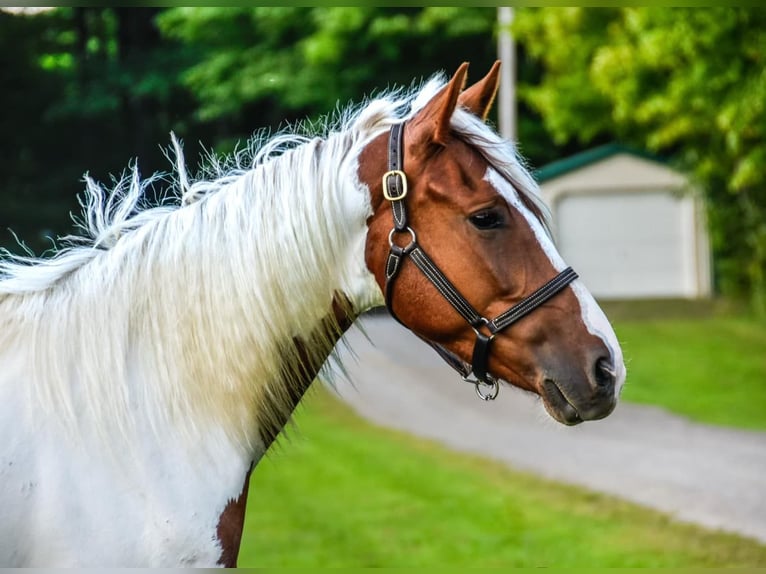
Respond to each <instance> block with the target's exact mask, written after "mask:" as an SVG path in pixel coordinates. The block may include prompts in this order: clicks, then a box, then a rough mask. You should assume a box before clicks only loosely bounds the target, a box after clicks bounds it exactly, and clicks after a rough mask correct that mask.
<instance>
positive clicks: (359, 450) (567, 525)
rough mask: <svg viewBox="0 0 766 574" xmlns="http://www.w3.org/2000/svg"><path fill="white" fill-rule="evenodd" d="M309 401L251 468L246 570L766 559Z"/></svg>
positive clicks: (725, 539)
mask: <svg viewBox="0 0 766 574" xmlns="http://www.w3.org/2000/svg"><path fill="white" fill-rule="evenodd" d="M306 402H307V403H308V404H307V405H305V406H304V407H301V408H300V409H299V413H298V416H297V427H298V429H299V433H298V436H293V439H292V440H289V441H286V442H282V443H281V444H278V445H277V448H276V449H272V451H271V452H270V453H269V455H268V456H267V458H266V459H265V460H264V461H262V462H261V463H260V464H259V466H258V467H257V468H256V470H255V471H254V473H253V476H252V478H251V485H250V502H249V505H248V512H247V515H246V519H245V520H246V524H245V530H244V534H243V539H242V548H241V552H240V566H243V567H285V566H288V567H310V568H316V567H349V566H352V567H401V566H410V567H411V566H432V567H433V566H436V567H444V566H452V567H455V568H461V569H464V568H466V567H500V566H503V567H593V566H598V567H655V568H657V567H670V566H672V567H701V566H718V567H720V566H751V567H752V566H756V565H761V564H764V563H765V561H766V547H764V546H761V545H758V544H756V543H755V542H752V541H748V540H745V539H742V538H738V537H736V536H730V535H723V534H718V533H712V532H709V531H706V530H703V529H700V528H696V527H693V526H689V525H682V524H679V523H675V522H673V521H672V520H671V519H669V518H668V517H666V516H664V515H661V514H659V513H656V512H652V511H649V510H646V509H642V508H640V507H637V506H635V505H632V504H629V503H626V502H622V501H619V500H616V499H614V498H611V497H608V496H606V495H602V494H597V493H593V492H588V491H585V490H583V489H579V488H574V487H569V486H564V485H561V484H557V483H553V482H551V481H546V480H543V479H541V478H539V477H536V476H532V475H530V474H526V473H520V472H514V471H511V470H508V469H507V468H506V467H504V466H503V465H502V464H499V463H494V462H490V461H488V460H486V459H482V458H479V457H473V456H466V455H460V454H455V453H453V452H450V451H448V450H447V449H445V448H443V447H439V446H437V445H435V444H434V443H432V442H429V441H425V440H420V439H416V438H413V437H411V436H408V435H404V434H400V433H392V432H390V431H385V430H382V429H376V428H373V427H371V426H370V425H368V424H366V423H364V422H362V421H361V420H359V419H358V418H357V417H356V416H354V415H352V414H351V413H350V412H349V410H348V408H347V407H345V406H343V405H341V404H339V403H338V402H337V400H332V399H331V398H330V397H329V396H328V395H327V394H326V393H325V392H323V393H321V394H316V393H315V394H312V395H310V396H309V397H308V399H307V401H306ZM283 440H284V439H283ZM498 440H499V439H498Z"/></svg>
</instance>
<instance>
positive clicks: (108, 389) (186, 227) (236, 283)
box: [0, 76, 541, 447]
mask: <svg viewBox="0 0 766 574" xmlns="http://www.w3.org/2000/svg"><path fill="white" fill-rule="evenodd" d="M444 83H445V80H444V78H443V77H441V76H439V77H436V78H433V79H432V80H430V81H429V82H427V83H426V84H425V85H424V86H422V87H420V88H417V89H413V90H408V91H398V92H391V93H389V94H386V95H383V96H382V97H379V98H376V99H374V100H371V101H368V102H366V103H365V104H364V105H362V106H359V107H355V108H349V109H347V110H345V111H343V112H340V113H339V114H337V116H336V118H335V119H334V120H332V121H326V122H324V123H323V124H322V126H321V129H320V130H319V132H318V133H314V134H311V133H310V130H306V129H304V128H300V129H299V130H297V133H296V132H293V133H288V132H282V133H279V134H277V135H276V136H274V137H267V136H264V135H261V136H260V137H256V138H255V139H254V140H253V141H252V142H250V144H249V145H248V146H247V148H246V149H245V150H242V151H240V152H238V153H234V154H232V155H231V156H229V157H227V158H224V159H222V160H217V159H216V158H215V156H213V155H210V157H209V159H208V162H207V165H206V166H205V167H204V168H203V169H202V171H201V173H200V175H199V176H196V177H190V175H189V173H188V170H187V167H186V165H185V161H184V156H183V152H182V148H181V144H180V143H179V142H178V141H177V140H176V138H175V137H174V136H172V147H173V154H172V155H173V156H174V161H173V163H174V165H173V172H172V173H171V174H155V175H153V176H151V177H149V178H147V179H141V177H140V175H139V170H138V166H137V164H134V165H133V166H132V168H131V169H130V170H129V172H128V174H127V175H125V176H124V177H123V178H122V179H120V180H119V182H118V183H117V184H116V186H115V187H114V188H113V189H112V190H106V189H104V188H103V187H102V186H101V185H99V184H98V183H97V182H95V181H93V180H92V179H91V178H89V177H86V179H85V182H86V187H85V194H84V199H83V200H82V206H83V216H82V220H81V222H80V227H81V231H82V235H80V236H69V237H67V238H65V239H64V241H63V246H62V247H61V248H60V249H59V250H58V251H57V252H56V253H55V255H54V256H53V257H51V258H48V259H37V258H34V257H17V256H11V255H9V254H6V255H5V256H4V258H3V259H2V260H0V327H1V328H0V349H9V348H11V345H12V338H13V337H16V338H17V339H19V340H24V341H25V344H26V345H28V348H27V349H26V352H27V353H28V355H27V356H35V355H36V356H38V357H45V360H44V361H40V360H38V361H36V363H35V364H34V366H33V368H32V370H31V372H29V373H28V374H27V376H28V378H29V379H30V380H29V381H28V383H29V389H30V390H29V392H30V400H32V401H34V402H35V403H36V404H38V405H39V406H41V407H42V408H43V409H44V411H45V412H47V413H48V414H49V415H51V416H58V417H60V418H63V419H64V420H66V421H68V422H69V423H70V425H73V426H74V427H78V426H79V427H88V426H90V427H92V428H94V429H97V430H98V432H103V433H104V434H105V435H106V434H112V433H111V432H110V431H112V430H114V429H113V428H112V427H114V426H116V427H117V429H118V430H119V431H120V432H121V433H128V434H129V433H130V431H131V429H132V428H133V427H135V426H136V425H137V424H142V423H147V424H148V425H149V426H150V427H152V428H154V429H156V430H157V431H158V432H162V431H161V429H167V428H181V429H185V431H184V432H187V433H190V434H192V435H194V434H195V432H194V431H195V428H194V427H195V426H197V425H199V426H201V427H203V426H204V424H203V421H205V420H224V421H227V423H226V425H225V430H226V432H227V433H229V434H232V435H234V436H235V437H236V438H237V439H238V441H239V442H241V443H243V445H244V446H248V447H249V446H250V443H251V442H252V440H254V438H253V437H252V436H251V433H252V429H253V428H255V427H257V426H261V427H263V426H264V425H267V426H269V425H270V426H273V427H277V430H278V428H279V427H280V426H281V424H282V423H283V422H284V419H285V418H286V414H285V412H286V411H287V414H289V411H290V410H291V409H292V408H293V407H294V402H295V398H294V396H295V391H294V388H295V387H296V385H305V382H304V381H302V379H303V378H305V371H303V370H302V369H301V367H300V364H301V362H305V361H306V359H307V357H306V356H304V355H302V354H300V353H304V354H305V353H308V355H309V356H308V359H309V362H311V361H319V363H320V364H321V361H322V359H323V358H324V357H326V355H327V353H329V352H330V349H331V348H332V343H333V342H334V340H335V339H336V338H337V333H338V331H339V326H338V324H337V321H336V320H335V317H334V316H332V314H330V315H328V311H329V309H330V303H331V302H332V301H333V300H335V299H334V298H335V295H336V294H337V293H336V289H337V288H338V287H339V285H338V281H337V278H336V277H337V275H338V272H339V271H340V272H341V274H343V275H344V276H343V277H341V284H347V283H353V282H354V281H358V279H357V277H358V275H359V274H360V273H361V272H362V270H361V269H359V266H362V265H363V264H364V262H363V257H357V258H356V260H355V261H350V260H349V261H341V262H339V261H338V257H339V255H340V254H338V253H337V251H336V249H335V247H336V246H337V245H347V244H348V243H349V242H353V241H354V238H353V237H352V234H353V232H354V231H355V230H353V229H351V228H349V226H348V225H346V224H345V222H344V221H343V218H345V217H348V215H349V214H350V213H351V214H355V215H357V216H358V218H359V220H360V221H364V219H365V217H366V216H367V215H369V213H370V205H369V198H368V197H367V194H366V193H364V192H365V191H366V190H362V189H361V188H362V187H363V186H362V185H361V184H360V182H359V181H358V178H357V175H356V169H357V158H358V156H359V153H360V152H361V150H362V149H363V148H364V146H365V145H366V144H367V143H368V142H369V141H370V140H371V139H372V138H373V137H375V136H377V135H378V134H380V133H382V132H383V131H385V130H387V129H388V128H389V127H390V126H391V124H392V123H394V122H397V121H401V120H402V119H406V118H407V117H409V116H410V115H412V114H414V113H415V112H416V111H417V110H418V109H419V108H420V107H421V106H422V105H423V104H424V103H425V102H427V101H428V100H429V99H430V98H431V97H433V95H434V94H435V93H436V92H437V91H438V90H439V89H440V88H441V87H442V86H443V85H444ZM452 123H453V128H454V130H455V132H456V133H457V134H458V136H459V137H461V138H463V139H464V140H465V141H467V142H468V143H470V144H471V145H474V146H475V147H476V148H477V149H479V150H480V151H481V153H482V154H483V155H484V156H485V157H486V158H487V160H488V161H489V162H490V163H491V164H492V165H493V166H495V167H496V169H498V170H499V171H500V172H501V173H502V174H503V175H505V176H506V177H507V178H508V179H509V180H510V181H512V182H513V183H514V184H515V186H516V188H517V189H518V190H519V192H520V195H521V196H522V197H523V198H524V201H525V202H528V204H529V205H534V206H538V205H539V202H538V200H537V199H536V197H537V194H536V185H535V183H534V180H533V179H532V178H531V177H530V176H529V173H528V172H527V171H526V169H524V166H523V164H522V163H521V162H520V160H519V158H518V156H517V155H516V152H515V150H514V148H513V146H512V145H511V144H509V143H508V142H505V141H503V140H502V139H501V138H499V137H498V136H497V135H495V134H494V133H493V132H492V131H491V130H489V129H488V128H487V127H486V126H485V125H484V124H483V122H481V121H479V120H477V119H475V118H474V117H473V116H471V115H470V114H469V113H467V112H464V111H460V110H458V112H457V113H455V115H454V116H453V122H452ZM310 127H314V126H310ZM315 131H316V130H315ZM161 183H165V184H166V192H165V195H164V197H163V199H161V200H160V201H159V202H158V203H157V204H155V205H149V204H148V203H147V199H146V196H147V193H146V191H147V189H148V188H149V187H150V186H156V185H157V184H161ZM535 209H536V213H538V215H539V214H540V213H541V211H540V210H539V208H537V207H536V208H535ZM356 249H357V253H359V251H358V250H361V249H362V245H357V246H356ZM348 259H352V258H351V257H348ZM306 285H313V286H314V289H313V290H311V291H306V290H304V289H303V287H304V286H306ZM352 291H353V289H352ZM364 291H365V289H361V292H364ZM335 301H336V303H337V302H338V301H337V300H335ZM340 304H341V305H346V306H347V308H345V309H344V310H343V311H344V313H347V314H349V315H352V316H355V315H356V314H358V313H359V312H360V311H362V310H364V308H366V307H369V306H372V305H376V304H380V300H379V291H378V290H377V288H374V287H373V288H369V289H367V297H366V300H352V301H344V300H341V301H340ZM243 320H244V321H247V322H250V323H251V324H255V325H257V328H256V329H255V331H256V332H257V336H253V335H252V333H251V331H250V330H243V329H237V328H231V327H232V325H238V324H240V323H241V322H242V321H243ZM304 325H313V326H314V327H313V328H312V329H311V330H310V332H306V331H305V330H303V329H302V328H303V326H304ZM19 333H23V334H25V335H26V336H24V337H19V336H18V335H19ZM243 339H244V340H243ZM295 341H300V342H301V343H302V345H301V351H300V353H298V351H296V350H295V345H294V343H295ZM242 349H248V352H246V353H244V352H242V351H241V350H242ZM0 352H2V351H0ZM139 358H140V360H139ZM222 365H226V368H222ZM243 379H251V380H252V384H249V385H241V384H239V382H240V381H242V380H243ZM0 382H2V381H0ZM158 405H165V407H163V408H160V407H159V406H158ZM253 412H256V413H260V414H259V417H260V418H259V419H258V420H256V421H254V420H252V416H251V415H249V414H248V413H253ZM137 413H141V414H140V416H139V415H138V414H137ZM190 414H191V415H192V416H189V415H190ZM136 417H139V418H141V419H142V420H141V421H140V422H139V421H137V420H136ZM144 419H145V420H144Z"/></svg>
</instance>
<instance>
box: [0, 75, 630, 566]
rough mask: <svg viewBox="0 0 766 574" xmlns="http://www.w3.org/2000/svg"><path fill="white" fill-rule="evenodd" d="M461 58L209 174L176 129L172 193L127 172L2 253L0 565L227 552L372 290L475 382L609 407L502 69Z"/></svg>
mask: <svg viewBox="0 0 766 574" xmlns="http://www.w3.org/2000/svg"><path fill="white" fill-rule="evenodd" d="M466 71H467V65H466V64H464V65H462V66H461V67H460V68H459V69H458V70H457V72H456V73H455V75H454V76H453V77H452V79H451V80H449V81H445V80H444V79H443V78H441V77H436V78H435V79H432V80H431V81H429V82H427V83H426V84H425V85H424V86H422V87H421V88H419V89H418V90H413V91H411V92H402V91H400V92H394V93H390V94H388V95H386V96H384V97H381V98H378V99H375V100H371V101H368V102H367V103H366V104H364V105H363V106H360V107H357V108H353V109H350V110H349V111H347V112H346V113H345V114H343V116H342V117H341V118H339V120H338V122H336V124H335V125H334V127H333V126H331V127H330V128H328V129H327V130H326V133H324V135H322V136H321V137H320V136H314V137H309V136H299V135H290V134H282V135H278V136H276V137H274V138H271V139H265V138H264V139H263V140H262V141H261V142H260V143H256V144H254V145H253V146H252V148H253V149H252V150H250V151H249V154H236V155H235V156H234V157H232V158H230V160H229V161H228V162H224V163H223V164H221V163H215V162H213V165H212V166H211V167H209V169H208V171H207V172H206V173H205V174H204V176H202V177H200V178H198V179H196V180H194V179H192V178H191V177H190V176H188V175H187V170H186V168H185V166H184V161H183V155H182V151H181V146H180V144H179V143H178V142H177V141H176V140H175V138H173V145H174V148H175V155H176V159H175V166H174V169H175V172H176V174H175V178H174V184H173V185H172V186H171V189H170V190H169V193H171V194H172V195H173V197H176V198H177V201H175V203H173V204H171V202H169V201H168V200H166V201H164V202H162V203H161V204H160V205H157V206H155V207H146V206H145V205H144V203H145V200H144V199H143V197H144V191H145V190H146V187H147V185H149V183H148V182H147V181H142V180H141V179H140V178H139V176H138V170H137V168H136V167H134V168H133V170H132V174H130V175H128V176H126V177H125V178H124V179H123V180H122V181H121V182H120V183H119V184H118V185H117V187H116V189H114V190H113V191H112V192H111V193H106V192H105V191H104V190H103V189H102V188H101V187H100V186H99V185H98V184H97V183H95V182H93V181H91V180H90V179H87V180H86V183H87V186H86V202H85V205H84V212H85V219H84V221H83V222H82V227H83V229H84V231H85V233H84V236H83V237H80V238H77V237H75V238H69V243H68V246H67V247H66V248H65V249H62V250H60V251H59V252H58V253H57V254H56V255H55V256H54V257H53V258H51V259H47V260H36V259H31V258H23V259H22V258H18V257H17V258H12V257H10V256H6V257H5V259H4V261H2V262H0V271H1V272H2V279H1V280H0V365H2V368H0V436H2V441H0V564H2V565H3V566H18V565H27V566H97V567H103V566H187V565H194V566H198V565H199V566H216V565H224V566H233V565H235V564H236V558H237V552H238V549H239V542H240V537H241V533H242V521H243V517H244V505H245V498H246V496H247V486H248V479H249V476H250V471H251V469H252V468H253V466H254V465H255V464H257V462H258V460H259V459H260V458H261V457H262V456H263V454H264V453H265V452H266V449H267V448H268V447H269V445H270V444H271V442H272V441H273V440H274V439H275V437H276V436H277V434H278V433H279V432H280V430H281V429H282V427H283V426H284V424H285V423H286V421H287V420H288V418H289V417H290V414H291V413H292V411H293V409H294V408H295V406H296V404H297V402H298V401H299V400H300V398H301V396H302V395H303V393H304V391H305V390H306V389H307V387H308V386H309V384H310V383H311V381H312V380H313V379H314V377H315V375H316V374H317V372H318V371H319V369H320V368H321V367H322V365H323V364H324V363H325V360H326V359H327V357H328V356H329V355H330V353H331V352H332V349H333V346H334V344H335V343H336V342H337V341H338V340H339V338H340V337H341V335H342V333H343V332H344V330H346V329H347V328H348V327H349V326H350V325H351V323H352V322H353V321H354V320H355V318H356V317H358V316H359V315H360V314H361V313H362V312H364V311H365V310H367V309H370V308H372V307H376V306H381V305H383V304H388V306H389V308H390V310H391V312H392V314H394V315H395V316H396V317H397V318H398V320H399V321H401V322H402V323H403V324H404V325H406V326H407V327H408V328H409V329H411V330H412V331H414V332H415V333H416V334H417V335H419V336H420V337H422V338H423V339H425V340H426V341H428V342H429V343H431V344H432V345H433V346H434V348H435V349H436V350H437V351H438V352H439V353H440V354H442V355H443V356H444V357H445V358H446V359H447V360H448V361H449V362H450V364H452V365H453V366H455V368H456V369H458V371H460V373H461V374H462V375H464V376H466V377H473V378H471V379H469V380H471V381H473V382H474V383H475V385H476V389H477V391H478V392H479V394H480V396H481V397H482V398H485V399H491V398H493V397H494V395H495V394H496V393H497V390H498V386H499V381H501V380H502V381H507V382H509V383H511V384H513V385H516V386H518V387H521V388H523V389H527V390H529V391H531V392H533V393H537V394H539V395H540V396H541V397H542V402H543V404H544V406H545V408H546V409H547V411H548V412H549V413H550V415H551V416H552V417H553V418H555V419H556V420H558V421H560V422H562V423H564V424H575V423H579V422H581V421H585V420H592V419H599V418H602V417H604V416H606V415H608V414H609V413H610V412H611V411H612V409H613V408H614V406H615V403H616V401H617V397H618V395H619V392H620V389H621V386H622V384H623V381H624V378H625V368H624V365H623V361H622V356H621V351H620V347H619V345H618V343H617V340H616V338H615V336H614V333H613V331H612V329H611V327H610V326H609V323H608V321H607V320H606V318H605V317H604V315H603V313H602V312H601V310H600V309H599V307H598V306H597V305H596V303H595V301H594V300H593V298H592V297H591V296H590V295H589V294H588V292H587V291H586V289H585V287H584V286H583V284H582V282H581V281H580V280H579V279H577V276H576V273H575V272H574V271H572V270H571V269H569V268H567V267H566V265H565V264H564V262H563V261H562V259H561V257H560V256H559V255H558V253H557V251H556V249H555V248H554V246H553V243H552V241H551V239H550V237H549V234H548V232H547V228H546V226H545V223H544V217H543V211H542V208H541V205H540V203H539V201H538V199H537V197H536V195H535V192H536V186H535V183H534V181H533V179H532V178H531V177H530V175H529V173H528V172H527V171H526V170H525V169H524V167H523V165H522V163H521V162H520V161H519V159H518V157H517V155H516V152H515V150H514V148H513V146H512V144H510V143H508V142H506V141H503V140H502V139H501V138H500V137H499V136H498V135H496V134H495V133H494V132H493V131H492V130H491V129H490V127H488V126H487V125H486V123H485V119H486V117H487V113H488V111H489V108H490V106H491V104H492V102H493V100H494V97H495V93H496V90H497V84H498V64H496V65H495V66H494V67H493V68H492V70H491V71H490V72H489V74H488V75H487V76H486V77H485V78H483V79H482V80H481V81H479V82H478V83H476V84H474V85H472V86H471V87H469V88H467V89H465V90H463V87H464V82H465V77H466ZM151 181H152V180H151V179H150V180H149V182H151ZM254 494H255V495H256V496H255V500H257V493H254ZM251 496H253V494H252V493H251Z"/></svg>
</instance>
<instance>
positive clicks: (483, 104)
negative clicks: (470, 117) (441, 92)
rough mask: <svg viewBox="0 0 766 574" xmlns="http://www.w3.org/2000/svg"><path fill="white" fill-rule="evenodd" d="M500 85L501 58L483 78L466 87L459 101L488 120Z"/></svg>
mask: <svg viewBox="0 0 766 574" xmlns="http://www.w3.org/2000/svg"><path fill="white" fill-rule="evenodd" d="M499 87H500V60H497V61H496V62H495V63H494V64H493V65H492V68H491V69H490V70H489V72H488V73H487V75H486V76H484V78H483V79H481V80H479V81H478V82H476V83H475V84H474V85H473V86H471V87H470V88H468V89H466V90H465V91H464V92H463V93H462V94H460V97H459V98H458V103H459V104H460V105H461V106H463V107H465V108H467V109H468V110H469V111H471V112H473V113H474V114H476V115H477V116H479V117H480V118H481V119H482V120H486V119H487V116H488V115H489V110H490V109H492V104H493V103H494V101H495V96H497V89H498V88H499Z"/></svg>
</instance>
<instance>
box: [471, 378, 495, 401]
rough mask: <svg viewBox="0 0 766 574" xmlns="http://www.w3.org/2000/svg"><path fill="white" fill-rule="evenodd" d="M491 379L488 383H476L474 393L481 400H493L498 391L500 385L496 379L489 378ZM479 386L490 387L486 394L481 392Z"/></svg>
mask: <svg viewBox="0 0 766 574" xmlns="http://www.w3.org/2000/svg"><path fill="white" fill-rule="evenodd" d="M491 381H492V382H491V383H490V384H486V383H478V382H477V383H476V394H477V395H478V396H479V398H480V399H481V400H482V401H494V400H495V399H496V398H497V393H499V392H500V385H499V384H498V383H497V380H496V379H491ZM481 387H489V388H490V389H489V391H488V392H487V394H486V395H485V394H484V393H482V392H481Z"/></svg>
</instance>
